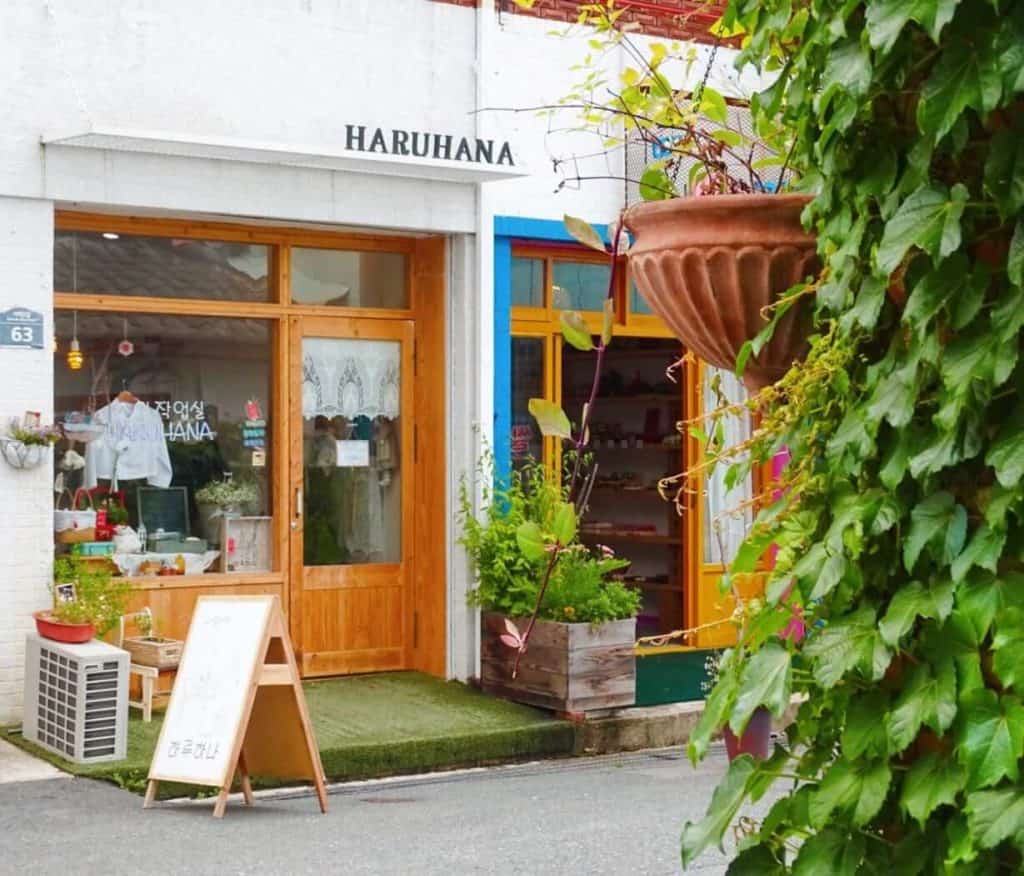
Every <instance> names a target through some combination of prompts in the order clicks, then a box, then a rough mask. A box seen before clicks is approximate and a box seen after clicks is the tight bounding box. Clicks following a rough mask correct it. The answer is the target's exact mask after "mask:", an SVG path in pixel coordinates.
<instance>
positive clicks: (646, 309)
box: [629, 280, 654, 316]
mask: <svg viewBox="0 0 1024 876" xmlns="http://www.w3.org/2000/svg"><path fill="white" fill-rule="evenodd" d="M629 310H630V312H631V313H636V314H643V315H644V316H653V315H654V311H653V310H651V305H649V304H648V303H647V301H646V299H645V298H644V296H643V295H641V294H640V290H639V289H637V288H636V283H634V282H633V281H632V280H630V281H629Z"/></svg>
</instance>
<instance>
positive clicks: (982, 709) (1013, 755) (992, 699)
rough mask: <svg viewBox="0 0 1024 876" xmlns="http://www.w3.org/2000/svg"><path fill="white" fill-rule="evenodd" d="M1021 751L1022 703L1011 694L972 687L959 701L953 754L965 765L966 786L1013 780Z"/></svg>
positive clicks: (1023, 743) (1023, 731)
mask: <svg viewBox="0 0 1024 876" xmlns="http://www.w3.org/2000/svg"><path fill="white" fill-rule="evenodd" d="M1022 754H1024V706H1021V704H1020V702H1019V701H1017V700H1016V699H1015V698H1013V697H1007V696H1004V697H1003V698H1002V699H1000V698H999V697H997V696H996V695H995V693H994V692H993V691H990V690H984V689H983V690H975V691H972V692H971V693H970V694H968V695H967V696H965V697H964V698H963V700H962V701H961V721H960V726H959V729H958V732H957V757H958V759H959V761H960V763H962V764H963V765H964V766H965V767H967V779H968V788H970V789H971V790H975V789H978V788H988V787H991V786H992V785H995V784H998V783H999V782H1000V781H1001V780H1002V779H1004V778H1008V779H1010V780H1011V781H1014V782H1015V781H1017V779H1018V777H1019V774H1020V770H1019V764H1018V761H1019V760H1020V757H1021V755H1022Z"/></svg>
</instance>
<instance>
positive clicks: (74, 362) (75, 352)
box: [68, 338, 85, 371]
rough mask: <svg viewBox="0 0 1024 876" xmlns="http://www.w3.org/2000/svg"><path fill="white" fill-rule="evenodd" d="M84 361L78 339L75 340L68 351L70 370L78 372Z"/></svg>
mask: <svg viewBox="0 0 1024 876" xmlns="http://www.w3.org/2000/svg"><path fill="white" fill-rule="evenodd" d="M84 361H85V356H84V355H82V350H81V348H80V347H79V345H78V338H75V339H74V340H73V341H72V342H71V348H70V349H69V350H68V368H70V369H71V370H72V371H78V370H79V369H80V368H81V367H82V363H83V362H84Z"/></svg>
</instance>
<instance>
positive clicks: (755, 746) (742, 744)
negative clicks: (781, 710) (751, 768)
mask: <svg viewBox="0 0 1024 876" xmlns="http://www.w3.org/2000/svg"><path fill="white" fill-rule="evenodd" d="M722 735H723V736H724V737H725V751H726V754H728V755H729V760H730V761H732V760H736V758H737V757H739V756H740V755H741V754H749V755H751V756H752V757H753V758H754V760H767V759H768V758H769V757H770V756H771V753H772V713H771V712H769V711H768V710H767V709H766V708H765V707H764V706H760V707H759V708H758V709H757V710H756V711H755V712H754V714H753V715H751V716H750V721H749V722H748V723H747V729H746V730H744V731H743V735H742V736H739V737H737V736H736V734H735V733H733V732H732V730H730V729H729V725H728V724H726V725H725V730H724V731H723V733H722Z"/></svg>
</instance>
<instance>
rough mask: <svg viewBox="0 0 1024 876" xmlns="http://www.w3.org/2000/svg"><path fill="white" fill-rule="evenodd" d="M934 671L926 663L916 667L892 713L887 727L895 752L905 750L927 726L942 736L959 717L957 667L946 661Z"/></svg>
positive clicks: (935, 667)
mask: <svg viewBox="0 0 1024 876" xmlns="http://www.w3.org/2000/svg"><path fill="white" fill-rule="evenodd" d="M932 669H934V675H933V674H932V670H931V669H929V667H928V666H927V665H925V664H920V665H918V666H915V667H914V670H913V672H912V673H911V676H910V680H909V681H908V682H907V686H906V687H905V688H904V689H903V691H902V693H901V694H900V696H899V699H897V701H896V707H895V708H894V709H893V710H892V712H890V713H889V716H888V719H887V721H886V727H887V731H888V734H889V741H890V742H891V743H892V750H893V752H895V753H899V752H901V751H903V750H904V749H905V748H906V747H907V746H908V745H910V743H911V742H913V741H914V739H916V738H917V734H918V733H919V732H920V730H921V725H922V724H926V725H928V726H929V727H931V728H932V729H933V730H934V731H935V732H936V733H938V734H939V735H942V734H943V733H945V732H946V731H947V730H948V729H949V728H950V727H951V726H952V724H953V720H954V718H956V711H957V705H956V668H955V667H954V665H953V661H952V659H944V660H942V661H941V662H939V663H938V664H936V665H935V666H934V667H932Z"/></svg>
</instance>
